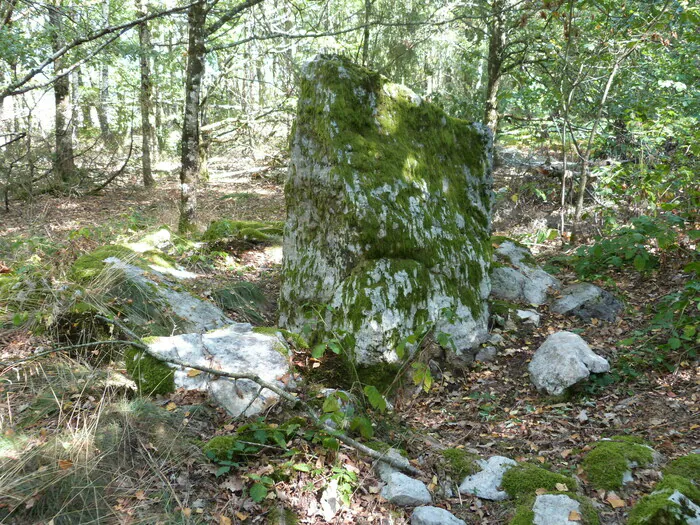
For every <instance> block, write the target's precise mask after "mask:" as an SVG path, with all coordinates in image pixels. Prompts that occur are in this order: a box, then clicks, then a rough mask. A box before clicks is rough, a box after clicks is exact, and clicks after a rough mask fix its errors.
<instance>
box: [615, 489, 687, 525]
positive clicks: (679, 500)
mask: <svg viewBox="0 0 700 525" xmlns="http://www.w3.org/2000/svg"><path fill="white" fill-rule="evenodd" d="M648 523H659V524H660V523H673V524H675V523H678V524H683V525H700V506H698V505H696V504H695V503H693V502H692V501H691V500H690V499H689V498H687V497H686V496H685V495H684V494H682V493H681V492H679V491H678V490H672V489H665V490H661V491H657V492H652V493H651V494H649V495H648V496H644V497H643V498H642V499H640V500H639V502H638V503H637V504H636V505H635V506H634V508H633V509H632V511H631V512H630V516H629V520H628V521H627V524H628V525H644V524H648Z"/></svg>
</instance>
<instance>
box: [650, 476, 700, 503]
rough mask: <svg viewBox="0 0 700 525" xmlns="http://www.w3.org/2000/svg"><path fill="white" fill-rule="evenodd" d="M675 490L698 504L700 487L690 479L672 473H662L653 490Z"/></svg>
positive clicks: (699, 501)
mask: <svg viewBox="0 0 700 525" xmlns="http://www.w3.org/2000/svg"><path fill="white" fill-rule="evenodd" d="M668 489H670V490H671V491H674V490H677V491H678V492H680V493H681V494H683V495H684V496H685V497H686V498H688V499H689V500H690V501H692V502H693V503H695V504H696V505H700V487H699V486H698V485H696V484H695V483H693V482H692V481H691V480H690V479H688V478H684V477H681V476H676V475H673V474H669V475H664V478H663V479H662V480H661V481H659V482H658V483H657V484H656V486H655V487H654V490H655V491H656V490H668Z"/></svg>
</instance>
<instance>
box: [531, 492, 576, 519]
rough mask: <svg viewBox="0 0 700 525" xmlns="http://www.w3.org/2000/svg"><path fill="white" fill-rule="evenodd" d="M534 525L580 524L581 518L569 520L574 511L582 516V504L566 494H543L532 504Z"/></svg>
mask: <svg viewBox="0 0 700 525" xmlns="http://www.w3.org/2000/svg"><path fill="white" fill-rule="evenodd" d="M532 511H533V512H534V513H535V517H534V519H533V520H532V523H533V524H534V525H569V524H570V525H579V524H580V523H581V520H580V519H578V520H569V516H571V513H572V511H573V512H576V513H577V514H578V515H579V516H581V504H580V503H579V502H578V501H576V500H575V499H571V498H570V497H569V496H566V495H565V494H542V495H541V496H537V498H535V504H534V505H533V506H532Z"/></svg>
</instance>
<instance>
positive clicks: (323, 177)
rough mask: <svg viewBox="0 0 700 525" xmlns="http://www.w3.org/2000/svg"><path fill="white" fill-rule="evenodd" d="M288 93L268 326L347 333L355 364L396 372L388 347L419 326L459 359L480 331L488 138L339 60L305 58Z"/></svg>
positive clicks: (485, 290)
mask: <svg viewBox="0 0 700 525" xmlns="http://www.w3.org/2000/svg"><path fill="white" fill-rule="evenodd" d="M300 93H301V96H300V97H299V102H298V110H297V119H296V125H295V134H294V137H293V138H292V148H291V163H290V168H289V176H288V179H287V185H286V188H285V194H286V198H287V204H288V206H287V222H286V228H285V234H284V262H283V271H282V288H281V292H280V320H279V325H280V326H281V327H283V328H287V329H289V330H290V331H292V332H299V331H301V328H302V327H303V326H304V325H309V324H310V323H311V324H314V323H315V326H314V327H313V328H314V329H315V330H316V332H317V333H322V332H323V333H325V332H329V333H338V332H345V333H349V334H352V336H353V337H354V345H353V346H354V351H353V358H354V359H355V361H356V363H357V364H359V365H360V366H361V367H371V366H374V365H379V366H382V367H384V368H386V364H389V365H396V366H398V365H399V362H400V359H399V357H398V355H397V353H396V352H395V346H396V345H397V341H401V340H405V338H407V337H408V336H410V335H411V334H413V333H414V332H415V331H416V330H417V329H418V328H419V327H421V326H424V325H425V323H435V331H436V332H443V333H445V334H447V335H449V336H450V337H451V340H452V343H453V344H454V347H455V348H456V349H457V353H461V354H465V355H466V357H472V356H473V354H474V353H476V352H472V351H471V349H472V348H473V347H475V346H477V345H478V344H480V343H481V342H483V341H484V340H485V339H486V337H487V321H488V311H487V310H488V308H486V306H485V300H486V298H487V297H488V294H489V290H490V286H489V277H488V266H489V263H490V261H489V259H490V256H489V252H490V242H491V240H490V235H489V222H490V215H491V201H492V191H491V184H492V178H491V149H492V144H491V137H490V133H489V132H488V131H487V130H485V129H484V128H483V127H482V126H479V125H471V124H469V123H467V122H464V121H462V120H458V119H454V118H451V117H449V116H447V115H446V114H445V113H444V112H443V111H442V110H440V109H439V108H438V107H437V106H433V105H431V104H429V103H427V102H425V101H423V100H422V99H421V98H420V97H419V96H418V95H416V94H415V93H413V92H411V91H410V90H408V89H407V88H405V87H403V86H399V85H396V84H391V83H389V82H388V81H387V80H386V79H385V78H383V77H381V76H380V75H379V74H376V73H373V72H370V71H368V70H367V69H364V68H361V67H359V66H357V65H355V64H353V63H352V62H351V61H350V60H348V59H346V58H342V57H337V56H328V55H321V56H319V57H317V58H315V59H314V60H312V61H311V62H309V63H308V64H307V65H306V66H305V67H304V69H303V71H302V87H301V90H300ZM311 189H313V191H311ZM397 203H400V205H398V204H397ZM318 304H322V305H329V306H330V307H331V308H329V309H327V310H326V309H324V310H322V312H323V319H319V314H318V313H317V312H316V311H315V310H314V309H313V308H310V307H309V306H308V305H318ZM446 310H450V311H451V312H452V313H453V314H454V315H451V316H445V315H444V313H445V311H446ZM321 335H323V334H321ZM406 350H407V351H408V352H409V353H410V352H413V351H414V350H415V345H408V346H407V348H406Z"/></svg>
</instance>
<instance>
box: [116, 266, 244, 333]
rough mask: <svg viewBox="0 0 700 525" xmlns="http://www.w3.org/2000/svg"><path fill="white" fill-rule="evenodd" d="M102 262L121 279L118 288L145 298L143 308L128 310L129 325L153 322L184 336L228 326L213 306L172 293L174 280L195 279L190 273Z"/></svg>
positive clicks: (175, 284)
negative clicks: (125, 288) (121, 287)
mask: <svg viewBox="0 0 700 525" xmlns="http://www.w3.org/2000/svg"><path fill="white" fill-rule="evenodd" d="M104 262H105V264H107V265H108V266H109V267H110V268H112V269H113V270H116V271H118V272H119V274H118V275H121V276H122V277H123V279H124V282H123V283H121V284H122V285H126V286H129V287H130V288H131V289H132V290H136V292H134V293H135V294H137V293H141V294H144V295H145V296H146V297H145V298H144V299H143V302H144V304H145V307H144V308H140V309H133V310H132V312H131V314H130V315H129V317H128V322H129V324H132V325H138V326H147V325H148V324H151V323H153V322H154V321H155V322H156V324H158V325H163V326H162V327H163V328H170V330H169V331H170V333H173V332H175V333H186V332H206V331H207V330H213V329H215V328H221V327H223V326H226V325H227V324H229V323H230V322H231V320H230V319H229V318H228V317H226V314H225V313H224V312H223V311H222V310H221V309H219V308H218V307H217V306H215V305H214V304H212V303H209V302H207V301H204V300H202V299H199V298H198V297H195V296H194V295H192V294H190V293H188V292H186V291H182V290H177V289H176V288H177V287H178V282H177V280H180V279H189V278H191V277H192V276H195V275H194V274H190V272H186V271H185V270H181V269H178V268H168V267H165V266H158V265H152V266H149V269H148V270H146V269H144V268H141V267H139V266H136V265H134V264H129V263H126V262H124V261H122V260H121V259H119V258H117V257H107V258H106V259H105V260H104ZM171 278H174V279H175V280H173V279H171ZM125 283H126V284H125Z"/></svg>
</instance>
